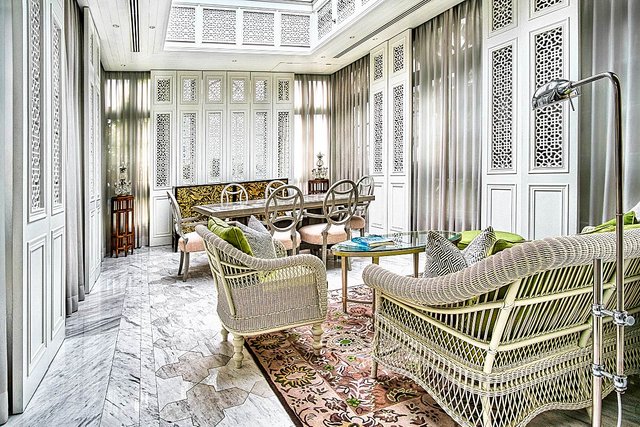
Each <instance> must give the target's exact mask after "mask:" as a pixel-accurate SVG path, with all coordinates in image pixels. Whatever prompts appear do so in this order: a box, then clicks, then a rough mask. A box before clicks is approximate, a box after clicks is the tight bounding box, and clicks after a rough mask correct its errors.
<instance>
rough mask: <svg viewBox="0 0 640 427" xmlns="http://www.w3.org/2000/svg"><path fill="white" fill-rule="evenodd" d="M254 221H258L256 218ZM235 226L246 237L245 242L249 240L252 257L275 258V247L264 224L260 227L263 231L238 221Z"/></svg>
mask: <svg viewBox="0 0 640 427" xmlns="http://www.w3.org/2000/svg"><path fill="white" fill-rule="evenodd" d="M252 218H253V217H252ZM256 222H258V223H259V221H257V220H256ZM249 225H251V220H249ZM260 225H262V224H260ZM237 226H238V227H239V228H240V229H241V230H242V231H243V232H244V236H245V237H246V238H247V242H249V246H250V247H251V251H252V252H253V256H254V257H256V258H262V259H274V258H276V248H275V246H274V245H273V238H272V237H271V233H269V232H268V231H266V230H267V229H266V228H264V226H263V227H262V228H263V230H264V231H256V230H255V229H254V228H250V227H248V226H246V225H244V224H240V223H237Z"/></svg>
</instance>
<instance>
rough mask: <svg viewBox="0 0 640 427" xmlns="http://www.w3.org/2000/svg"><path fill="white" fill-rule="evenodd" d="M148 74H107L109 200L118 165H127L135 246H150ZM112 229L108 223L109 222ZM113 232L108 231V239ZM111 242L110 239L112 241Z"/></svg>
mask: <svg viewBox="0 0 640 427" xmlns="http://www.w3.org/2000/svg"><path fill="white" fill-rule="evenodd" d="M150 76H151V74H150V73H149V72H136V73H134V72H131V73H122V72H106V73H104V95H103V96H104V119H105V130H104V143H103V151H104V152H103V159H106V163H107V168H106V171H105V172H106V173H105V179H106V183H107V192H106V199H107V200H109V199H110V198H111V197H113V196H114V195H115V193H114V183H115V182H117V180H118V173H119V166H120V165H121V164H123V163H124V164H126V165H127V167H128V169H129V179H130V180H131V185H132V194H133V196H134V197H135V204H134V210H135V221H134V225H135V227H136V247H138V248H139V247H141V246H145V245H148V244H149V178H148V173H149V169H148V165H149V144H150V140H149V137H150V136H149V132H150V130H149V126H150V116H151V113H150V99H151V95H150V93H149V91H150V87H151V85H150ZM106 224H107V226H109V221H107V222H106ZM110 235H111V231H110V230H107V236H110ZM109 240H110V239H107V242H109Z"/></svg>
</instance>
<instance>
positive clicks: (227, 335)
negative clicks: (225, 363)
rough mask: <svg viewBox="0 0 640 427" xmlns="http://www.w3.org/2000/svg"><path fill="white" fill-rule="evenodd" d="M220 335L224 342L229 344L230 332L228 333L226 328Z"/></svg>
mask: <svg viewBox="0 0 640 427" xmlns="http://www.w3.org/2000/svg"><path fill="white" fill-rule="evenodd" d="M220 334H221V335H222V341H224V342H227V340H228V338H229V331H227V330H226V328H225V327H224V326H223V327H222V329H221V330H220Z"/></svg>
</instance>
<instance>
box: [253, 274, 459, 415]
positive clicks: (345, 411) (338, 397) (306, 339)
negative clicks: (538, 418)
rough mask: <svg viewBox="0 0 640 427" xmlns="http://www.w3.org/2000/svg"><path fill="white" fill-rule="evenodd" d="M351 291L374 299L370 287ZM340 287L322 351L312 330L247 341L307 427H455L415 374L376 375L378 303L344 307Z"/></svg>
mask: <svg viewBox="0 0 640 427" xmlns="http://www.w3.org/2000/svg"><path fill="white" fill-rule="evenodd" d="M350 294H351V295H350V296H351V297H353V298H357V299H367V300H369V299H371V294H370V289H369V288H367V287H365V286H359V287H355V288H352V289H350ZM339 299H340V292H339V291H333V292H330V294H329V310H328V314H327V321H326V322H325V323H324V324H323V329H324V331H325V333H324V335H323V337H322V342H323V349H322V353H321V355H320V356H315V355H314V354H313V348H312V345H311V344H312V342H313V339H312V336H311V328H310V327H302V328H297V329H291V330H287V331H283V332H276V333H271V334H265V335H261V336H257V337H252V338H247V344H248V346H249V349H250V351H251V352H252V353H253V355H254V357H255V359H256V361H257V362H258V366H260V368H261V369H262V370H263V372H264V373H265V376H266V377H267V379H268V381H269V382H270V385H271V386H272V388H273V389H274V391H275V392H276V395H278V397H279V398H280V401H281V402H282V404H283V405H284V406H285V408H287V409H288V412H289V414H290V416H291V418H292V420H293V421H294V422H295V423H296V424H297V425H300V426H323V427H333V426H345V427H346V426H352V427H357V426H362V427H373V426H376V427H377V426H438V427H442V426H455V423H454V422H453V420H452V419H451V418H449V416H448V415H447V414H445V412H444V411H443V410H442V409H441V408H440V407H439V406H438V405H437V404H436V403H435V402H434V400H433V399H432V398H431V397H430V396H429V395H428V394H426V392H425V391H424V390H423V389H422V388H420V387H419V386H418V385H417V384H415V383H414V382H413V381H411V380H410V379H408V378H406V377H403V376H400V375H398V374H395V373H393V372H389V371H386V370H385V369H384V368H382V367H381V366H380V367H379V369H378V379H377V380H372V379H370V378H369V372H370V369H371V357H370V344H371V340H372V338H373V326H372V321H371V306H370V305H364V304H363V305H359V304H350V305H349V315H348V316H347V315H345V314H344V313H343V312H342V306H341V303H340V302H339Z"/></svg>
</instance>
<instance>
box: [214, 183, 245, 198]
mask: <svg viewBox="0 0 640 427" xmlns="http://www.w3.org/2000/svg"><path fill="white" fill-rule="evenodd" d="M248 200H249V193H247V189H246V188H244V186H243V185H242V184H238V183H235V182H232V183H231V184H227V185H225V186H224V188H223V189H222V192H221V193H220V203H230V202H246V201H248Z"/></svg>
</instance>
